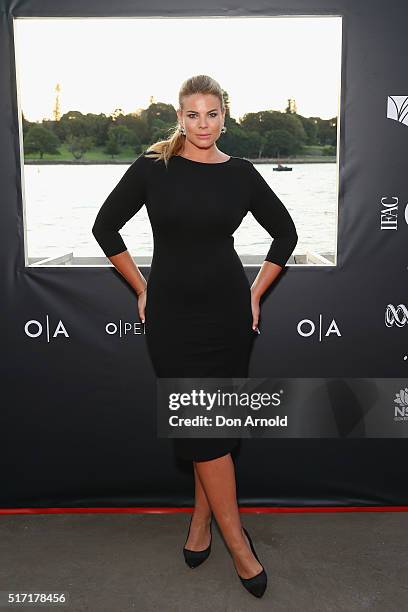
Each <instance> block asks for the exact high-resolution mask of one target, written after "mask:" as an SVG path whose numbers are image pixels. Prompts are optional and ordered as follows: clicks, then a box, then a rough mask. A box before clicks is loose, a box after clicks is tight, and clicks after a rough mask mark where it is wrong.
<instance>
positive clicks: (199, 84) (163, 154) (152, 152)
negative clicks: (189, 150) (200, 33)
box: [145, 74, 225, 167]
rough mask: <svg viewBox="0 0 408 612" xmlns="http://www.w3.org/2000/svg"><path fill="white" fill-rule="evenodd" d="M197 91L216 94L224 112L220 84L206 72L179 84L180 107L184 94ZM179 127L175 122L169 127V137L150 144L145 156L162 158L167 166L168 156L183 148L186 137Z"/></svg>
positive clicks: (156, 158)
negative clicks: (173, 125)
mask: <svg viewBox="0 0 408 612" xmlns="http://www.w3.org/2000/svg"><path fill="white" fill-rule="evenodd" d="M197 93H200V94H212V95H214V96H217V98H218V99H219V101H220V106H221V111H222V112H224V110H225V103H224V97H223V91H222V89H221V86H220V84H219V83H218V82H217V81H216V80H215V79H213V78H211V77H210V76H208V75H206V74H198V75H196V76H192V77H190V78H189V79H187V80H186V81H184V83H183V84H182V85H181V87H180V91H179V95H178V101H179V106H180V109H181V108H183V98H184V97H185V96H191V95H192V94H197ZM180 127H181V126H180V124H179V123H178V122H177V125H176V126H175V127H173V128H170V130H172V134H171V135H170V137H169V138H167V139H166V140H158V141H157V142H155V143H154V144H152V145H150V146H149V148H148V150H147V151H146V153H145V157H146V156H147V155H148V156H149V157H151V158H153V159H155V160H156V161H158V160H160V159H163V160H164V163H165V164H166V167H167V163H168V161H169V159H170V157H172V156H173V155H178V154H179V153H180V152H181V151H182V150H183V148H184V142H185V139H186V137H185V135H184V134H183V133H182V132H181V129H180Z"/></svg>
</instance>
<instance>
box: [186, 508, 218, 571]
mask: <svg viewBox="0 0 408 612" xmlns="http://www.w3.org/2000/svg"><path fill="white" fill-rule="evenodd" d="M192 520H193V516H191V519H190V525H189V527H188V533H187V539H186V542H187V540H188V536H189V534H190V527H191V521H192ZM211 524H212V518H211V521H210V543H209V545H208V546H207V548H205V549H204V550H190V549H189V548H186V547H185V546H183V554H184V560H185V562H186V563H187V565H188V566H189V567H191V568H194V567H198V566H199V565H201V563H202V562H203V561H205V560H206V559H207V557H208V556H209V554H210V552H211V543H212V531H211Z"/></svg>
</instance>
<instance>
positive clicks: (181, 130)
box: [179, 125, 186, 136]
mask: <svg viewBox="0 0 408 612" xmlns="http://www.w3.org/2000/svg"><path fill="white" fill-rule="evenodd" d="M179 129H180V132H181V133H182V134H183V135H184V136H185V135H186V130H185V129H184V127H183V126H182V125H179Z"/></svg>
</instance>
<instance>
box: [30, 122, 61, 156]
mask: <svg viewBox="0 0 408 612" xmlns="http://www.w3.org/2000/svg"><path fill="white" fill-rule="evenodd" d="M59 145H60V142H59V140H58V138H57V137H56V135H55V134H54V133H53V132H51V130H49V129H47V128H45V127H42V126H41V125H33V126H32V127H30V128H29V129H28V131H27V134H26V136H25V138H24V153H39V154H40V158H41V159H42V158H43V155H44V153H50V154H54V155H55V154H56V155H59V154H60V151H59V150H58V146H59Z"/></svg>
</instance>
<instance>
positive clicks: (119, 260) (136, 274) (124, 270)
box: [108, 251, 147, 295]
mask: <svg viewBox="0 0 408 612" xmlns="http://www.w3.org/2000/svg"><path fill="white" fill-rule="evenodd" d="M108 259H109V260H110V261H111V262H112V264H113V265H114V266H115V268H116V269H117V271H118V272H119V273H120V274H121V275H122V276H123V277H124V278H125V279H126V280H127V282H128V283H129V285H130V286H131V287H132V288H133V289H134V291H135V293H136V294H137V295H139V294H140V293H142V291H144V290H145V289H146V287H147V281H146V279H145V278H144V276H143V274H142V273H141V272H140V270H139V268H138V267H137V265H136V264H135V262H134V260H133V257H132V256H131V255H130V253H129V251H123V252H122V253H119V254H118V255H112V256H111V257H109V258H108Z"/></svg>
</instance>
